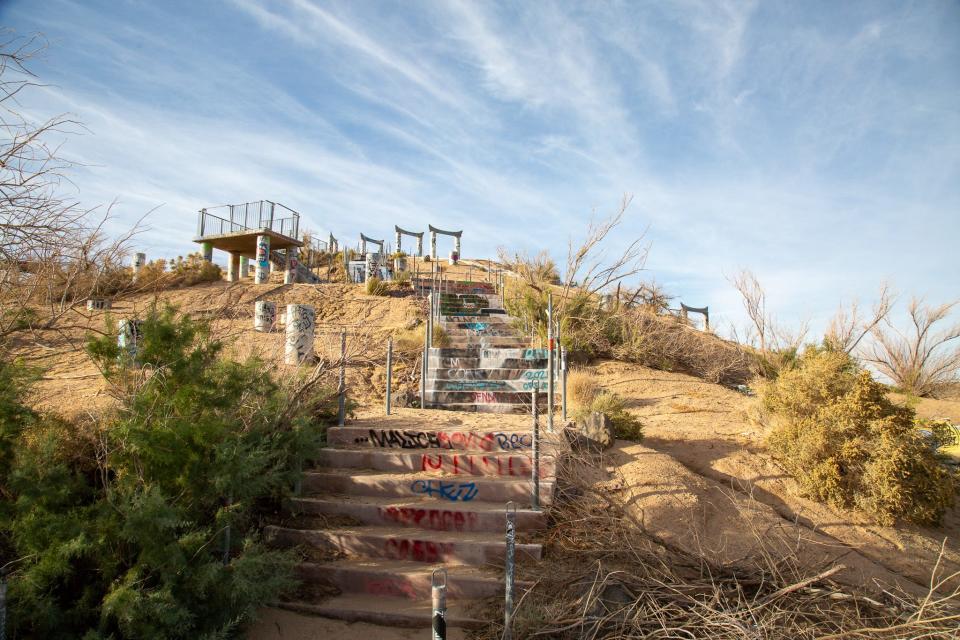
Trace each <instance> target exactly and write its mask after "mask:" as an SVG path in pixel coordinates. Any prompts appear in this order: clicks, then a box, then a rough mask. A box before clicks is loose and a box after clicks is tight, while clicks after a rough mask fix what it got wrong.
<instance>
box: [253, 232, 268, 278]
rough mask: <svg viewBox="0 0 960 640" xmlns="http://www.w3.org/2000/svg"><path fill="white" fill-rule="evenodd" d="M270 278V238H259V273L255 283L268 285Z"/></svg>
mask: <svg viewBox="0 0 960 640" xmlns="http://www.w3.org/2000/svg"><path fill="white" fill-rule="evenodd" d="M269 277H270V236H257V272H256V278H255V279H254V282H255V283H256V284H266V283H267V279H268V278H269Z"/></svg>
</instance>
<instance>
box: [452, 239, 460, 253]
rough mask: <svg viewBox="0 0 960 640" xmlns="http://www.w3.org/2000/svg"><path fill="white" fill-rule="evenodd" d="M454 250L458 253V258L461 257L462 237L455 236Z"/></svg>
mask: <svg viewBox="0 0 960 640" xmlns="http://www.w3.org/2000/svg"><path fill="white" fill-rule="evenodd" d="M453 250H454V251H456V252H457V257H458V258H459V257H460V236H453Z"/></svg>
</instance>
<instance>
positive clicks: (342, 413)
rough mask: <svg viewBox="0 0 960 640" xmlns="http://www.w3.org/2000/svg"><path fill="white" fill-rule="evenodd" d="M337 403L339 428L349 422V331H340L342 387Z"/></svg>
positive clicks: (339, 389) (339, 388) (340, 386)
mask: <svg viewBox="0 0 960 640" xmlns="http://www.w3.org/2000/svg"><path fill="white" fill-rule="evenodd" d="M337 390H338V391H339V393H338V397H337V403H338V405H339V408H338V411H337V426H338V427H342V426H343V425H344V424H345V423H346V421H347V330H346V329H341V330H340V385H339V387H337Z"/></svg>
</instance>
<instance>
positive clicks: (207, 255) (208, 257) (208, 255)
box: [200, 242, 213, 262]
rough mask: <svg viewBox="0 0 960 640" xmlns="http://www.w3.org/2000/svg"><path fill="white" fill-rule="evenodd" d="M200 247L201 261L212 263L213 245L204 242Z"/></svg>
mask: <svg viewBox="0 0 960 640" xmlns="http://www.w3.org/2000/svg"><path fill="white" fill-rule="evenodd" d="M200 246H201V247H203V259H204V260H205V261H206V262H213V243H212V242H204V243H203V244H202V245H200Z"/></svg>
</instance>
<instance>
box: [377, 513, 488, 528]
mask: <svg viewBox="0 0 960 640" xmlns="http://www.w3.org/2000/svg"><path fill="white" fill-rule="evenodd" d="M380 517H381V518H383V519H384V520H388V521H390V522H394V523H397V524H401V525H408V526H410V525H412V526H418V527H423V528H426V529H432V530H434V531H471V530H473V529H475V528H476V524H477V514H475V513H464V512H462V511H452V510H449V509H421V508H417V507H387V508H381V509H380Z"/></svg>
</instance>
